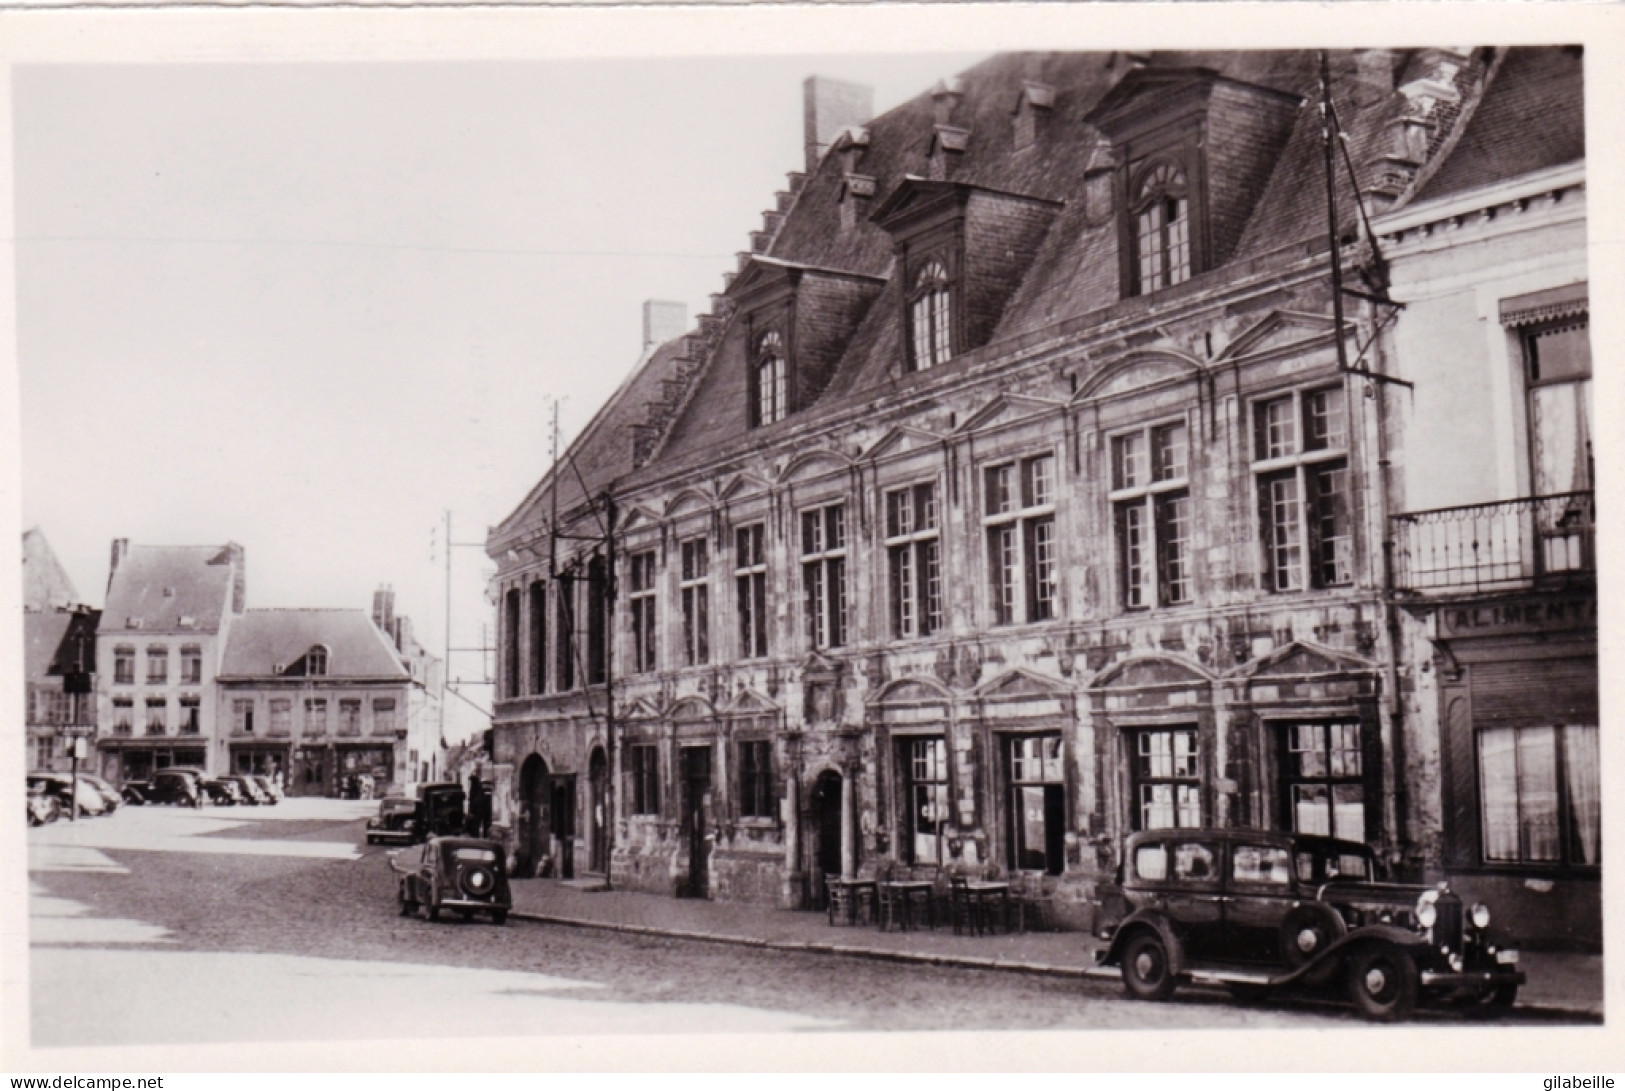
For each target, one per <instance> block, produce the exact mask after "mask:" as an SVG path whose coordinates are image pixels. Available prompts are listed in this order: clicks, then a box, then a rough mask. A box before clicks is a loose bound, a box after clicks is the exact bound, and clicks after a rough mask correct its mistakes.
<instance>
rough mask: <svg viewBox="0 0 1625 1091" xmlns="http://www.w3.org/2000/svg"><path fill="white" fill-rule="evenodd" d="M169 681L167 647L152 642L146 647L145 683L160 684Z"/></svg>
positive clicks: (165, 683) (150, 684)
mask: <svg viewBox="0 0 1625 1091" xmlns="http://www.w3.org/2000/svg"><path fill="white" fill-rule="evenodd" d="M168 682H169V648H167V647H166V646H164V645H162V644H154V645H152V646H151V647H149V648H148V649H147V685H149V686H162V685H167V684H168Z"/></svg>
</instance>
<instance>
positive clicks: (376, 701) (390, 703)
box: [372, 697, 395, 735]
mask: <svg viewBox="0 0 1625 1091" xmlns="http://www.w3.org/2000/svg"><path fill="white" fill-rule="evenodd" d="M372 733H373V734H374V735H393V734H395V698H393V697H374V698H373V699H372Z"/></svg>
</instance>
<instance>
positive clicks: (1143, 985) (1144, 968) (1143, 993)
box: [1123, 932, 1174, 1000]
mask: <svg viewBox="0 0 1625 1091" xmlns="http://www.w3.org/2000/svg"><path fill="white" fill-rule="evenodd" d="M1123 986H1124V987H1125V988H1126V989H1128V991H1129V995H1130V996H1133V997H1134V998H1135V999H1137V1000H1166V999H1168V997H1170V996H1172V995H1173V991H1174V975H1173V974H1172V973H1171V972H1169V969H1168V949H1167V948H1166V947H1164V946H1163V943H1162V939H1161V938H1160V937H1159V936H1157V935H1156V934H1154V933H1151V932H1141V933H1140V934H1139V935H1137V936H1135V937H1134V938H1133V939H1131V940H1129V941H1128V944H1127V946H1125V947H1124V948H1123Z"/></svg>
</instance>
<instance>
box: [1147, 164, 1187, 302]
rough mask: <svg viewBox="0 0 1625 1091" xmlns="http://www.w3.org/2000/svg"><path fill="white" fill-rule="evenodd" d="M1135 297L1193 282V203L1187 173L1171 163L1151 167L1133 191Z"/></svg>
mask: <svg viewBox="0 0 1625 1091" xmlns="http://www.w3.org/2000/svg"><path fill="white" fill-rule="evenodd" d="M1133 212H1134V237H1135V244H1134V256H1135V264H1136V268H1135V278H1134V288H1135V294H1136V295H1144V294H1145V293H1147V292H1154V291H1156V290H1157V289H1159V288H1171V287H1173V286H1174V285H1175V284H1179V283H1182V282H1184V281H1186V280H1189V279H1190V275H1191V240H1190V235H1191V231H1190V202H1189V200H1188V199H1187V197H1186V186H1185V172H1184V171H1182V170H1180V169H1179V168H1178V167H1176V166H1174V165H1173V164H1172V163H1168V162H1156V163H1153V164H1151V166H1150V167H1148V168H1147V169H1146V170H1145V171H1144V173H1142V174H1141V175H1140V183H1139V185H1138V186H1137V187H1135V191H1134V204H1133Z"/></svg>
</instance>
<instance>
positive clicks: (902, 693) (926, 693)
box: [869, 677, 953, 705]
mask: <svg viewBox="0 0 1625 1091" xmlns="http://www.w3.org/2000/svg"><path fill="white" fill-rule="evenodd" d="M952 698H953V694H951V693H949V692H948V690H946V689H944V688H943V687H942V686H941V685H940V684H939V683H938V682H936V681H935V680H934V679H929V678H923V677H913V678H899V679H897V680H896V681H895V682H890V683H888V684H887V685H886V686H885V687H884V688H883V689H881V691H880V692H879V693H878V694H876V695H875V697H874V699H873V700H871V701H870V702H869V703H870V704H873V705H918V704H928V703H933V704H947V703H948V701H950V700H952Z"/></svg>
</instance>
